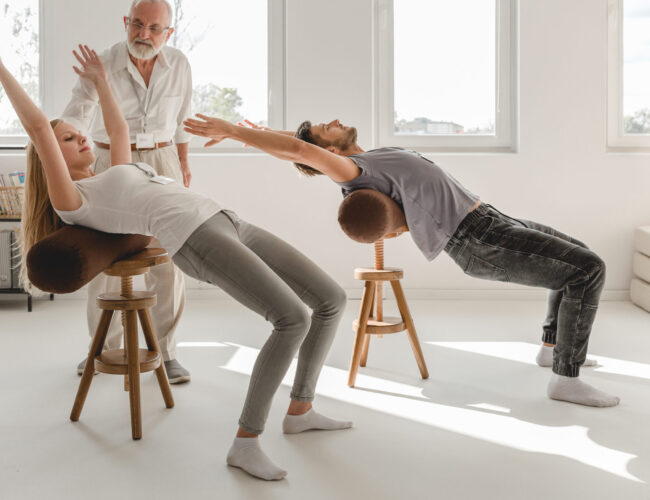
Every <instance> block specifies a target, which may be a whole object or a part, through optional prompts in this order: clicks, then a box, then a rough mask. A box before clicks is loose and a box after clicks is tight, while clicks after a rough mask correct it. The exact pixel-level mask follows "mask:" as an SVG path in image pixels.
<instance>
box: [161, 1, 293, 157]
mask: <svg viewBox="0 0 650 500" xmlns="http://www.w3.org/2000/svg"><path fill="white" fill-rule="evenodd" d="M172 3H173V4H174V10H175V12H174V21H173V22H172V25H173V26H174V27H175V29H176V31H175V32H174V34H173V35H172V37H171V38H170V40H169V44H170V45H172V46H174V47H176V48H178V49H180V50H182V51H183V53H184V54H185V55H186V56H187V58H188V59H189V61H190V65H191V67H192V80H193V97H192V112H193V113H203V114H206V115H209V116H217V117H220V118H223V119H224V120H228V121H232V122H235V123H236V122H237V121H240V120H242V119H244V118H245V119H248V120H250V121H251V122H253V123H257V124H259V125H265V126H271V127H273V128H282V127H283V126H284V112H283V108H284V99H283V88H284V71H283V62H284V58H283V52H284V23H283V20H284V1H283V0H245V1H238V2H233V1H232V0H202V1H197V0H174V1H173V2H172ZM204 142H205V140H204V139H203V138H194V139H193V140H192V143H191V144H192V146H193V147H202V145H203V143H204ZM221 146H222V147H224V146H225V147H228V146H229V147H233V146H235V145H234V144H233V143H231V144H223V145H221ZM235 147H237V148H239V147H240V146H239V145H237V146H235ZM202 151H206V150H202Z"/></svg>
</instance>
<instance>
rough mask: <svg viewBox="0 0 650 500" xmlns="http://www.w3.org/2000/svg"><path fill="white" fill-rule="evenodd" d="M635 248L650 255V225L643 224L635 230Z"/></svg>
mask: <svg viewBox="0 0 650 500" xmlns="http://www.w3.org/2000/svg"><path fill="white" fill-rule="evenodd" d="M634 249H635V250H636V251H637V252H641V253H642V254H645V255H648V256H650V226H641V227H637V228H636V229H635V230H634Z"/></svg>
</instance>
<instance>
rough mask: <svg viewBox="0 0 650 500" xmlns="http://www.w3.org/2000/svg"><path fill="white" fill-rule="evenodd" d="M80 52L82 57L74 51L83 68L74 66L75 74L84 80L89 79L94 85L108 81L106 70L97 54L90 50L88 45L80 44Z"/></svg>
mask: <svg viewBox="0 0 650 500" xmlns="http://www.w3.org/2000/svg"><path fill="white" fill-rule="evenodd" d="M79 52H81V55H79V54H78V53H77V51H76V50H73V51H72V53H73V54H74V56H75V57H76V58H77V61H79V63H80V64H81V68H78V67H76V66H72V69H74V72H75V73H77V74H78V75H79V76H80V77H82V78H87V79H89V80H90V81H91V82H93V83H97V82H98V81H101V80H106V69H105V68H104V64H103V63H102V60H101V59H100V58H99V56H98V55H97V52H95V51H94V50H92V49H91V48H89V47H88V45H81V44H79Z"/></svg>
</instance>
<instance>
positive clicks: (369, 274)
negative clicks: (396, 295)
mask: <svg viewBox="0 0 650 500" xmlns="http://www.w3.org/2000/svg"><path fill="white" fill-rule="evenodd" d="M403 277H404V271H403V270H402V269H398V268H396V267H387V268H386V269H372V268H364V267H360V268H357V269H355V270H354V279H357V280H363V281H393V280H401V279H402V278H403Z"/></svg>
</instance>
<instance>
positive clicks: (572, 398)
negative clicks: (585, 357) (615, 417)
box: [546, 373, 620, 406]
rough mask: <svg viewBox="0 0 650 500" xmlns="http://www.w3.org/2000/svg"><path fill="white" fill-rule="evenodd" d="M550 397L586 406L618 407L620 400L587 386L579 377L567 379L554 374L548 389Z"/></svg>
mask: <svg viewBox="0 0 650 500" xmlns="http://www.w3.org/2000/svg"><path fill="white" fill-rule="evenodd" d="M546 393H547V394H548V397H549V398H551V399H557V400H560V401H568V402H570V403H577V404H579V405H585V406H616V405H617V404H618V403H619V401H620V398H617V397H616V396H612V395H611V394H607V393H606V392H603V391H599V390H598V389H596V388H595V387H592V386H590V385H589V384H585V383H584V382H583V381H582V380H579V379H578V377H565V376H563V375H558V374H557V373H554V374H553V375H551V380H550V381H549V382H548V388H547V389H546Z"/></svg>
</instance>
